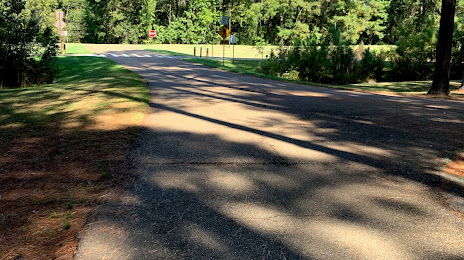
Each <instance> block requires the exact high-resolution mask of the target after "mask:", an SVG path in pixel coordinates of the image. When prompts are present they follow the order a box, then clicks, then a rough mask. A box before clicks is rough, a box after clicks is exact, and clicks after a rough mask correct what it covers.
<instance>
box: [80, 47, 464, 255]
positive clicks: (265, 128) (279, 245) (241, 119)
mask: <svg viewBox="0 0 464 260" xmlns="http://www.w3.org/2000/svg"><path fill="white" fill-rule="evenodd" d="M90 48H93V49H94V50H96V51H97V52H100V53H110V52H111V53H114V54H118V53H119V54H122V53H129V54H140V55H139V56H142V54H144V53H147V52H145V51H141V50H136V48H135V47H134V48H133V49H132V50H126V49H123V47H121V46H105V47H102V46H90ZM108 58H110V59H112V60H114V61H116V62H118V63H120V64H122V65H124V66H126V67H127V68H129V69H131V70H133V71H135V72H136V73H138V74H139V75H141V76H142V77H143V78H144V79H146V80H147V81H148V82H149V87H150V91H151V94H152V99H151V102H150V107H151V114H150V115H149V116H148V117H147V119H146V122H145V131H144V133H143V135H142V137H141V138H140V140H139V141H138V146H137V148H136V149H135V150H134V151H133V154H132V157H133V160H134V162H135V165H136V168H135V169H134V170H135V171H136V172H137V174H138V175H139V176H140V178H139V179H138V180H137V181H136V182H135V184H134V186H133V187H132V188H130V189H129V190H128V191H127V192H126V194H125V195H124V196H123V197H122V198H120V199H119V200H113V201H111V200H110V201H108V202H107V203H106V204H104V205H102V206H101V207H99V209H98V210H97V211H96V212H95V213H94V214H93V215H92V217H91V219H90V220H89V223H88V225H87V227H88V228H87V231H86V232H85V233H83V234H81V236H80V242H79V246H78V250H77V253H76V255H75V259H464V219H463V218H462V217H460V216H459V215H458V214H456V213H455V212H453V210H452V209H451V208H450V207H449V206H448V205H447V200H445V199H444V196H442V195H443V194H445V195H446V196H448V197H449V196H451V197H454V198H455V199H457V200H459V199H462V198H463V189H462V187H460V186H459V185H455V184H453V183H452V182H447V181H444V178H445V177H446V176H445V175H443V173H442V172H441V170H442V168H443V165H444V163H445V157H446V156H447V155H448V153H449V152H452V151H455V150H456V149H459V148H462V147H464V132H463V131H462V129H463V124H464V114H463V108H464V106H463V103H462V102H455V101H442V100H432V99H421V98H409V97H398V96H392V95H377V94H367V93H356V92H350V91H342V90H335V89H326V88H317V87H309V86H302V85H297V84H291V83H285V82H280V81H272V80H266V79H260V78H255V77H248V76H244V75H240V74H234V73H230V72H225V71H221V70H217V69H210V68H207V67H204V66H200V65H195V64H191V63H187V62H184V61H182V60H178V59H171V58H163V57H161V58H160V57H152V58H147V57H145V58H139V57H125V58H121V57H118V58H116V57H114V56H112V55H108ZM443 188H444V189H445V190H446V192H442V190H443Z"/></svg>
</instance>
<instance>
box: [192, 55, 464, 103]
mask: <svg viewBox="0 0 464 260" xmlns="http://www.w3.org/2000/svg"><path fill="white" fill-rule="evenodd" d="M184 60H186V61H189V62H193V63H198V64H203V65H206V66H209V67H213V68H219V69H223V70H227V71H231V72H236V73H242V74H245V75H250V76H256V77H261V78H268V79H274V80H285V81H289V82H294V83H299V84H304V85H311V86H319V87H328V88H338V89H345V90H355V91H364V92H393V93H399V94H405V95H425V94H426V93H427V91H428V90H429V88H430V86H431V84H432V82H431V81H402V82H376V83H359V84H347V85H330V84H321V83H314V82H307V81H300V80H287V79H284V78H280V77H276V76H269V75H266V74H263V73H261V72H260V69H259V67H260V64H261V63H262V62H266V61H260V60H236V61H235V62H233V63H232V61H231V60H225V62H224V66H223V65H222V59H221V60H217V59H196V58H186V59H184ZM459 85H460V82H459V81H455V80H453V81H450V88H451V93H452V94H453V96H455V97H456V98H464V93H463V92H457V91H456V89H457V88H458V87H459Z"/></svg>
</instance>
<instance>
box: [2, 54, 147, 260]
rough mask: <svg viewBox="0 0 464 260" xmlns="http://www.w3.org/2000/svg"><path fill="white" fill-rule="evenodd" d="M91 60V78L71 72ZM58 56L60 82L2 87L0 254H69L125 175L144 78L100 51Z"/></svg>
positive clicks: (25, 256)
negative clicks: (103, 56) (93, 70)
mask: <svg viewBox="0 0 464 260" xmlns="http://www.w3.org/2000/svg"><path fill="white" fill-rule="evenodd" d="M92 59H93V60H92ZM95 61H98V65H99V66H100V68H99V69H100V70H99V71H98V73H97V74H96V75H95V78H93V79H92V78H89V77H88V76H84V77H80V76H77V77H75V74H76V71H73V72H72V68H74V67H79V66H80V65H82V66H84V67H85V66H95V65H96V63H95ZM60 62H61V63H63V64H62V65H63V66H62V68H61V70H64V71H62V72H61V73H60V77H61V78H62V79H64V78H66V77H67V78H66V80H62V82H60V78H58V84H55V85H52V86H45V87H36V88H31V89H23V90H14V91H13V90H3V91H0V101H1V102H0V112H1V113H0V259H72V257H73V253H74V251H75V248H76V244H77V240H76V237H77V234H78V232H79V231H81V230H82V229H83V227H84V224H85V221H86V218H87V216H88V214H89V213H90V211H91V210H92V209H93V208H94V207H95V206H96V205H97V203H98V202H99V201H100V200H101V198H102V197H103V196H105V197H108V194H118V193H119V192H121V191H122V189H123V184H124V183H127V180H128V178H129V177H130V176H131V173H130V170H129V169H130V165H129V164H130V162H129V161H128V160H127V158H126V157H127V156H128V154H129V151H130V148H131V146H132V144H133V141H134V140H135V139H136V137H137V135H138V133H139V132H140V131H139V130H140V125H141V122H142V121H143V117H144V114H145V113H146V112H147V105H146V102H147V100H148V98H147V97H148V91H147V89H146V87H145V86H144V85H143V82H142V80H141V79H140V78H139V77H137V76H135V75H132V73H130V72H128V71H127V70H125V69H123V68H121V67H118V66H116V65H115V64H113V63H111V62H109V61H103V60H101V59H98V58H84V59H83V58H76V57H73V58H66V59H63V60H61V61H60ZM73 64H74V65H73ZM78 64H80V65H78ZM70 74H72V76H70ZM108 78H111V79H108ZM103 79H104V80H103Z"/></svg>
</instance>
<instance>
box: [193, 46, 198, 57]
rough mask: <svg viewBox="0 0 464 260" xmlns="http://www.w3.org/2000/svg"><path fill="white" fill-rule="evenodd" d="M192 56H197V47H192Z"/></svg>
mask: <svg viewBox="0 0 464 260" xmlns="http://www.w3.org/2000/svg"><path fill="white" fill-rule="evenodd" d="M193 56H194V57H196V56H197V47H193Z"/></svg>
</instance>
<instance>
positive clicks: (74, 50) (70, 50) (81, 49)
mask: <svg viewBox="0 0 464 260" xmlns="http://www.w3.org/2000/svg"><path fill="white" fill-rule="evenodd" d="M92 53H93V52H91V51H90V50H88V49H87V48H85V46H84V45H82V44H80V43H66V54H92Z"/></svg>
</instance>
